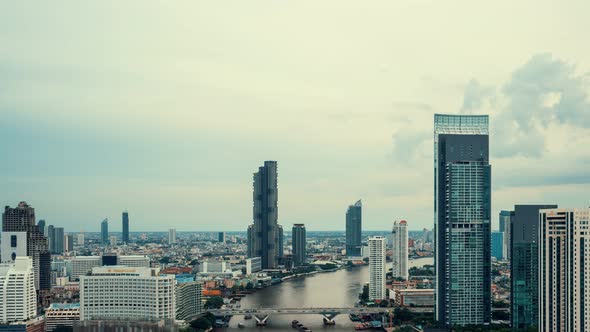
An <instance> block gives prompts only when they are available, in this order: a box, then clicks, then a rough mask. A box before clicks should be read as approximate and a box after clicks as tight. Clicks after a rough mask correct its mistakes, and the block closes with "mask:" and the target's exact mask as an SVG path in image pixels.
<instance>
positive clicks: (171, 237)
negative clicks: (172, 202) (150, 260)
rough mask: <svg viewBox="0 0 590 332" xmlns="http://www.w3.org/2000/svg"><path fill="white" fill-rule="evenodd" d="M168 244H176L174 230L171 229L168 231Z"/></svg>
mask: <svg viewBox="0 0 590 332" xmlns="http://www.w3.org/2000/svg"><path fill="white" fill-rule="evenodd" d="M168 243H169V244H174V243H176V230H175V229H173V228H170V229H169V230H168Z"/></svg>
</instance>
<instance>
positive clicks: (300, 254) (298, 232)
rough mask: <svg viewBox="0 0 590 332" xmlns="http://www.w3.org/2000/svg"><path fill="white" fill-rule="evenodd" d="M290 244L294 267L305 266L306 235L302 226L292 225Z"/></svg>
mask: <svg viewBox="0 0 590 332" xmlns="http://www.w3.org/2000/svg"><path fill="white" fill-rule="evenodd" d="M291 238H292V239H291V243H292V245H293V264H294V265H295V266H299V265H303V264H305V260H306V256H307V254H306V248H305V246H306V244H307V241H306V234H305V225H304V224H294V225H293V230H292V231H291Z"/></svg>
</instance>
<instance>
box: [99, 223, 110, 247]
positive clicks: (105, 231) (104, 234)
mask: <svg viewBox="0 0 590 332" xmlns="http://www.w3.org/2000/svg"><path fill="white" fill-rule="evenodd" d="M100 242H101V243H102V244H103V245H107V244H109V218H105V219H104V220H103V221H102V222H101V223H100Z"/></svg>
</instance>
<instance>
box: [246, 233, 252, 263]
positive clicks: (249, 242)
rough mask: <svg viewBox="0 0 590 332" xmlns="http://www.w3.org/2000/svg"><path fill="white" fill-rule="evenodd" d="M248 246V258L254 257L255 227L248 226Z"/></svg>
mask: <svg viewBox="0 0 590 332" xmlns="http://www.w3.org/2000/svg"><path fill="white" fill-rule="evenodd" d="M246 245H247V248H246V256H247V257H250V258H252V257H254V225H248V232H247V235H246Z"/></svg>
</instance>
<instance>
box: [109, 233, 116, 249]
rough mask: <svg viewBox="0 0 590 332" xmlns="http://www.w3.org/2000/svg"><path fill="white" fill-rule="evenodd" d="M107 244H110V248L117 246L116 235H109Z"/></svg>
mask: <svg viewBox="0 0 590 332" xmlns="http://www.w3.org/2000/svg"><path fill="white" fill-rule="evenodd" d="M109 243H110V244H111V246H113V247H114V246H116V245H117V236H116V235H111V236H110V237H109Z"/></svg>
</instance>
